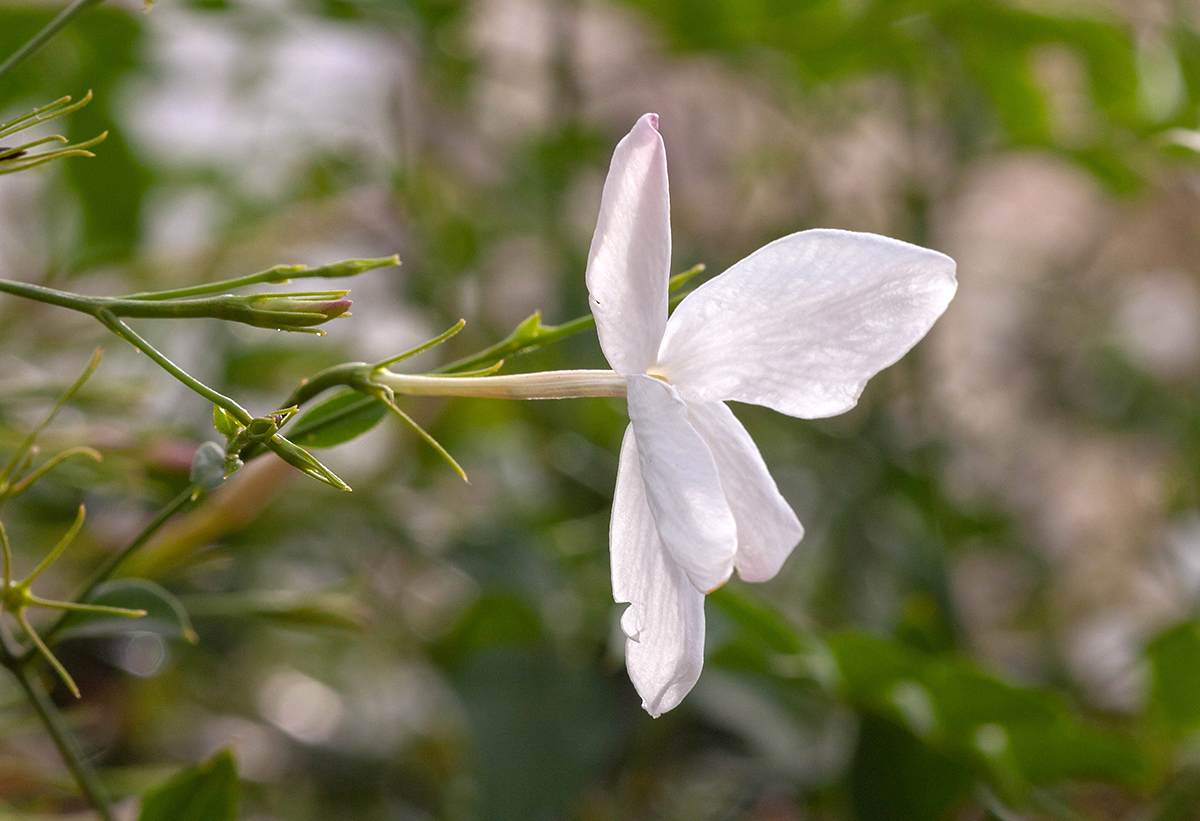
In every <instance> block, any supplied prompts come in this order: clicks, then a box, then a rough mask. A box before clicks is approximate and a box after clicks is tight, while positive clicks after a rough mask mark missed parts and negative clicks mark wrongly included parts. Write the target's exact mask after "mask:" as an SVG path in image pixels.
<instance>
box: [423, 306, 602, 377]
mask: <svg viewBox="0 0 1200 821" xmlns="http://www.w3.org/2000/svg"><path fill="white" fill-rule="evenodd" d="M595 326H596V318H595V317H594V316H592V315H591V314H588V315H587V316H581V317H576V318H575V319H572V320H571V321H569V322H564V323H563V324H561V325H541V326H539V327H538V329H537V333H536V335H535V336H533V337H530V336H527V335H524V334H520V332H519V330H518V331H514V332H513V333H512V334H510V335H509V336H508V338H506V339H503V340H501V341H500V342H497V343H496V344H495V345H492V346H491V347H490V348H484V349H483V350H482V351H480V352H479V353H477V354H474V355H472V356H468V357H464V358H463V359H459V360H457V361H455V362H451V363H450V364H448V365H443V366H442V367H440V368H438V369H437V370H436V371H435V373H457V372H459V371H470V370H475V369H476V368H480V367H483V366H485V365H489V364H491V363H492V362H495V361H496V360H497V359H508V358H509V357H512V356H517V355H519V354H523V353H529V352H530V351H534V350H537V349H538V348H540V347H542V346H543V345H549V344H551V343H552V342H557V341H558V340H560V339H562V338H563V337H567V336H570V335H571V334H577V333H579V332H580V331H586V330H587V329H588V328H594V327H595Z"/></svg>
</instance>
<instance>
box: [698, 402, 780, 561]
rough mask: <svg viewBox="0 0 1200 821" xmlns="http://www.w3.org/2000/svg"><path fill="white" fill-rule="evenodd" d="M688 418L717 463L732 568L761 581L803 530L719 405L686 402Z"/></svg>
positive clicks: (752, 449)
mask: <svg viewBox="0 0 1200 821" xmlns="http://www.w3.org/2000/svg"><path fill="white" fill-rule="evenodd" d="M687 407H688V419H690V420H691V422H692V426H693V427H694V428H695V429H696V430H697V431H698V432H699V433H700V435H701V436H703V437H704V441H705V442H707V443H708V447H709V449H710V450H711V451H712V455H713V459H715V460H716V463H717V472H718V473H719V474H720V475H721V487H723V488H724V489H725V498H726V500H728V502H729V509H730V510H731V511H733V518H734V521H736V522H737V538H738V548H737V555H736V556H735V557H734V559H733V566H734V567H735V568H737V572H738V575H739V576H741V577H742V578H743V579H745V580H746V581H748V582H765V581H766V580H767V579H770V578H773V577H774V576H775V574H776V573H778V572H779V568H780V567H782V566H783V562H784V560H785V559H786V558H787V557H788V555H789V554H790V553H791V552H792V548H794V547H795V546H796V544H797V542H799V541H800V539H801V538H802V537H803V536H804V528H803V527H801V525H800V520H799V519H797V518H796V514H795V513H794V512H793V511H792V508H791V505H789V504H788V503H787V500H786V499H784V498H783V495H782V494H781V493H780V492H779V488H778V486H776V484H775V480H774V479H772V478H771V473H770V471H768V470H767V465H766V463H765V462H763V458H762V454H761V453H759V450H758V447H757V446H756V445H755V444H754V440H753V439H751V438H750V434H749V433H747V432H746V429H745V428H744V427H742V423H741V422H739V421H738V419H737V417H736V416H734V415H733V411H731V410H730V409H729V408H728V407H726V406H725V403H723V402H688V403H687Z"/></svg>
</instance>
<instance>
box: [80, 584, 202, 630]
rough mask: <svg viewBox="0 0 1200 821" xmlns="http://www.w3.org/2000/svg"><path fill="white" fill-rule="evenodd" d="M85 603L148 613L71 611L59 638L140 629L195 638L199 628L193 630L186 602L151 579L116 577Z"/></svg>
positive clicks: (97, 589) (98, 589)
mask: <svg viewBox="0 0 1200 821" xmlns="http://www.w3.org/2000/svg"><path fill="white" fill-rule="evenodd" d="M84 603H85V604H100V605H105V606H108V607H122V608H125V609H128V610H145V611H146V615H145V616H141V617H140V618H131V617H129V616H117V615H112V614H108V613H82V612H72V613H68V614H67V617H66V618H65V619H64V620H63V624H62V628H61V629H60V630H59V632H58V634H57V637H58V639H59V640H62V639H81V638H96V637H99V636H117V635H122V634H125V633H130V632H139V633H156V634H158V635H160V636H165V637H168V638H181V639H184V640H185V641H189V642H193V643H194V642H195V641H196V631H195V630H193V629H192V621H191V619H190V618H189V617H188V613H187V610H185V609H184V607H183V604H182V603H180V601H179V599H178V598H176V597H175V595H174V594H173V593H171V592H170V591H169V590H167V589H165V588H163V587H162V586H161V585H157V584H155V583H154V582H152V581H147V580H146V579H115V580H113V581H110V582H105V583H104V584H102V585H100V586H99V587H97V588H96V590H95V591H94V592H93V593H92V595H91V596H89V597H88V598H87V599H85V600H84Z"/></svg>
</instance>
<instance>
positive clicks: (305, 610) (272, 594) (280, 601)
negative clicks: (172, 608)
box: [183, 590, 367, 630]
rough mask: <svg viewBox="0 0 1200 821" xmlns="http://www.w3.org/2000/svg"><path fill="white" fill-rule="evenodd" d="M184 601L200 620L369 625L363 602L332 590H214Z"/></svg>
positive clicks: (345, 626)
mask: <svg viewBox="0 0 1200 821" xmlns="http://www.w3.org/2000/svg"><path fill="white" fill-rule="evenodd" d="M183 602H184V604H185V605H186V606H187V610H188V612H189V613H190V614H191V615H192V616H193V617H195V618H198V619H199V618H265V619H270V620H272V621H278V622H283V623H286V624H295V625H300V626H319V627H338V628H341V629H343V630H362V629H364V628H365V627H366V626H367V612H366V608H365V607H364V606H363V604H362V602H361V601H359V600H358V599H357V598H355V597H354V596H351V595H348V594H345V593H337V592H333V591H317V592H313V593H295V592H292V591H287V590H279V591H267V590H255V591H249V592H244V593H214V594H205V595H196V596H188V597H186V598H185V599H184V600H183Z"/></svg>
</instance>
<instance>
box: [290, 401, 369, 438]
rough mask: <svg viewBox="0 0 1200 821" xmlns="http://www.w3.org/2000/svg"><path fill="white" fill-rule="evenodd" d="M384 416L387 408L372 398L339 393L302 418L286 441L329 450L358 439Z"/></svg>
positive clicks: (316, 406)
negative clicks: (289, 440)
mask: <svg viewBox="0 0 1200 821" xmlns="http://www.w3.org/2000/svg"><path fill="white" fill-rule="evenodd" d="M386 415H387V406H386V405H384V404H383V403H382V402H380V401H379V400H378V399H376V398H374V397H373V396H366V395H364V394H361V393H359V392H358V391H352V390H346V391H341V392H340V393H337V394H335V395H333V396H331V397H330V398H329V399H326V400H324V401H323V402H321V403H319V404H317V405H315V406H313V408H312V409H311V410H310V411H308V412H307V413H305V414H304V415H303V416H301V417H300V419H299V420H298V421H297V422H296V423H295V425H294V426H293V427H292V428H291V430H290V431H289V432H288V438H290V439H291V440H292V441H293V442H295V443H296V444H298V445H301V446H303V447H308V448H331V447H333V446H334V445H340V444H342V443H343V442H349V441H350V440H351V439H354V438H357V437H359V436H361V435H362V434H364V433H366V432H367V431H369V430H370V429H371V428H373V427H375V425H377V424H378V423H379V420H380V419H382V418H383V417H384V416H386Z"/></svg>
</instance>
